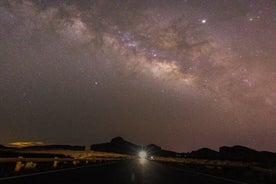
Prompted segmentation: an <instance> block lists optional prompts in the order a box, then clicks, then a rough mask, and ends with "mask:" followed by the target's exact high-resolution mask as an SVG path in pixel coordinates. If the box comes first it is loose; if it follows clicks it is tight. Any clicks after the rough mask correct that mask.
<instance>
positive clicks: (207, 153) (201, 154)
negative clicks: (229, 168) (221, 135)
mask: <svg viewBox="0 0 276 184" xmlns="http://www.w3.org/2000/svg"><path fill="white" fill-rule="evenodd" d="M187 155H188V157H189V158H201V159H219V158H220V153H219V152H217V151H214V150H211V149H209V148H201V149H199V150H197V151H192V152H191V153H189V154H187Z"/></svg>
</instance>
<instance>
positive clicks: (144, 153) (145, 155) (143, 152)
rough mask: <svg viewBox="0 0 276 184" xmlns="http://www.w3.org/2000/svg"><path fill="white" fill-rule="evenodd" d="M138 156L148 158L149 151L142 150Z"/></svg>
mask: <svg viewBox="0 0 276 184" xmlns="http://www.w3.org/2000/svg"><path fill="white" fill-rule="evenodd" d="M138 156H139V157H140V158H142V159H145V158H147V153H146V152H145V151H140V152H139V154H138Z"/></svg>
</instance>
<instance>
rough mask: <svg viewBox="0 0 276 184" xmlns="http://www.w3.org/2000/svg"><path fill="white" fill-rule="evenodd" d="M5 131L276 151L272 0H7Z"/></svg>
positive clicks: (2, 36)
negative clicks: (116, 137)
mask: <svg viewBox="0 0 276 184" xmlns="http://www.w3.org/2000/svg"><path fill="white" fill-rule="evenodd" d="M0 40H1V42H0V51H1V52H0V143H1V144H7V143H9V142H13V141H39V142H45V143H48V144H81V145H84V144H87V145H89V144H92V143H99V142H107V141H109V140H110V139H111V138H113V137H115V136H122V137H124V138H125V139H127V140H129V141H131V142H135V143H138V144H149V143H155V144H158V145H160V146H161V147H162V148H164V149H170V150H174V151H183V152H185V151H192V150H196V149H199V148H202V147H209V148H212V149H216V150H217V149H218V148H219V147H220V146H223V145H229V146H232V145H237V144H238V145H244V146H248V147H251V148H253V149H257V150H268V151H274V152H276V83H275V81H276V1H274V0H231V1H230V0H174V1H167V0H136V1H135V0H114V1H109V0H94V1H93V0H91V1H89V0H79V1H71V0H66V1H65V0H60V1H55V0H36V1H34V0H15V1H14V0H1V2H0Z"/></svg>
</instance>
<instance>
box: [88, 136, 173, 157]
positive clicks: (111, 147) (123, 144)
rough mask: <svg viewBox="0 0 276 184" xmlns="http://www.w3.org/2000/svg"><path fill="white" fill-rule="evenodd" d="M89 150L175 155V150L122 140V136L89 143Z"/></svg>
mask: <svg viewBox="0 0 276 184" xmlns="http://www.w3.org/2000/svg"><path fill="white" fill-rule="evenodd" d="M91 150H94V151H104V152H113V153H121V154H131V155H136V154H137V153H138V152H139V151H141V150H146V151H147V153H148V154H149V155H155V156H172V157H174V156H176V153H175V152H173V151H168V150H163V149H161V147H159V146H156V145H154V144H149V145H146V146H142V145H136V144H133V143H131V142H128V141H126V140H124V139H123V138H122V137H115V138H113V139H112V140H111V141H110V142H109V143H102V144H93V145H91Z"/></svg>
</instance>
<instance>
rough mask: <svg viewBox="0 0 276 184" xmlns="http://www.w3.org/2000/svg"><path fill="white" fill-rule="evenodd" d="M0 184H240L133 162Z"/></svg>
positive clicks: (66, 170) (163, 165)
mask: <svg viewBox="0 0 276 184" xmlns="http://www.w3.org/2000/svg"><path fill="white" fill-rule="evenodd" d="M0 183H1V184H2V183H3V184H5V183H6V184H15V183H16V184H23V183H24V184H54V183H58V184H62V183H64V184H67V183H76V184H88V183H89V184H92V183H103V184H112V183H122V184H150V183H152V184H155V183H156V184H167V183H173V184H178V183H179V184H180V183H181V184H183V183H201V184H203V183H213V184H233V183H241V182H235V181H231V180H227V179H224V178H220V177H213V176H210V175H204V174H201V173H195V172H189V171H186V170H182V169H180V168H178V167H174V166H171V165H167V164H164V163H159V162H155V161H150V160H145V159H136V160H125V161H117V162H114V163H106V164H102V165H98V166H95V165H94V166H84V167H79V168H74V169H65V170H60V171H50V172H44V173H40V174H31V175H27V176H22V177H15V178H10V179H6V180H3V179H2V180H1V179H0Z"/></svg>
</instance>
